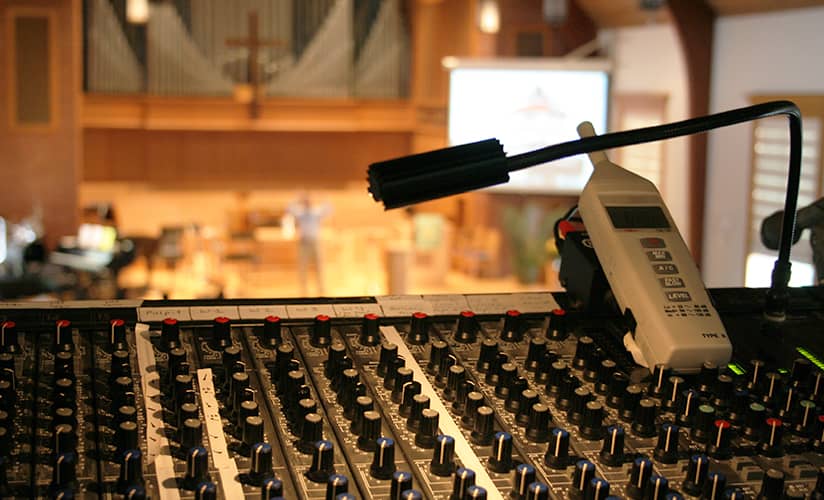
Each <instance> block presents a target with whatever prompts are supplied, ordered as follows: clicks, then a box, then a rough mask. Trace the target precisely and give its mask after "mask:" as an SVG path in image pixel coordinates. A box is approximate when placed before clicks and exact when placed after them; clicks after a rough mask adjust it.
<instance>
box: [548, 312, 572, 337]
mask: <svg viewBox="0 0 824 500" xmlns="http://www.w3.org/2000/svg"><path fill="white" fill-rule="evenodd" d="M567 323H568V322H567V316H566V311H565V310H563V309H553V310H552V311H551V312H550V313H549V326H547V329H546V338H548V339H549V340H554V341H556V342H560V341H562V340H566V338H567V337H568V336H569V325H568V324H567Z"/></svg>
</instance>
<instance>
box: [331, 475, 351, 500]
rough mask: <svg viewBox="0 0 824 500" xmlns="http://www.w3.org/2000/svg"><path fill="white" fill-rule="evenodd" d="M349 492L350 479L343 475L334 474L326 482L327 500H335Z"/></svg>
mask: <svg viewBox="0 0 824 500" xmlns="http://www.w3.org/2000/svg"><path fill="white" fill-rule="evenodd" d="M348 491H349V479H348V478H347V477H346V476H344V475H343V474H332V475H331V476H329V479H327V480H326V500H335V499H336V498H337V497H338V495H340V494H343V493H347V492H348Z"/></svg>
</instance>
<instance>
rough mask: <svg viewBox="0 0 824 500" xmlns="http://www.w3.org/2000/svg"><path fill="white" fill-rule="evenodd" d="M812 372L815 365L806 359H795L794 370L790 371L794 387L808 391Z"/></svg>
mask: <svg viewBox="0 0 824 500" xmlns="http://www.w3.org/2000/svg"><path fill="white" fill-rule="evenodd" d="M812 372H813V365H812V363H810V362H809V361H808V360H807V359H806V358H795V360H794V361H793V368H792V370H790V381H791V382H792V385H793V386H796V387H799V388H801V389H806V388H807V385H808V382H809V381H810V374H812Z"/></svg>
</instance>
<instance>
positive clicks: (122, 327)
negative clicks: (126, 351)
mask: <svg viewBox="0 0 824 500" xmlns="http://www.w3.org/2000/svg"><path fill="white" fill-rule="evenodd" d="M125 346H126V322H125V321H123V320H122V319H113V320H111V321H109V348H110V350H112V351H115V350H117V349H121V348H123V347H125Z"/></svg>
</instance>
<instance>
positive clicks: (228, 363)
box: [221, 345, 243, 385]
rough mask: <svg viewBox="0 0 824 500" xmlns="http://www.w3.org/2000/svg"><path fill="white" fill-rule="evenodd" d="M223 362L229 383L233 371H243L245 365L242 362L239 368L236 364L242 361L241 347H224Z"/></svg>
mask: <svg viewBox="0 0 824 500" xmlns="http://www.w3.org/2000/svg"><path fill="white" fill-rule="evenodd" d="M221 362H222V365H223V372H224V373H225V375H224V376H225V377H226V382H227V385H228V381H229V377H231V375H230V374H231V373H234V372H239V371H241V372H242V371H243V365H242V364H241V365H240V367H239V369H238V368H236V366H235V365H236V364H237V363H240V347H238V346H236V345H230V346H228V347H226V348H225V349H223V353H222V354H221Z"/></svg>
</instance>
